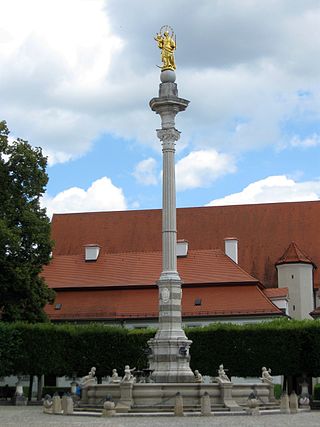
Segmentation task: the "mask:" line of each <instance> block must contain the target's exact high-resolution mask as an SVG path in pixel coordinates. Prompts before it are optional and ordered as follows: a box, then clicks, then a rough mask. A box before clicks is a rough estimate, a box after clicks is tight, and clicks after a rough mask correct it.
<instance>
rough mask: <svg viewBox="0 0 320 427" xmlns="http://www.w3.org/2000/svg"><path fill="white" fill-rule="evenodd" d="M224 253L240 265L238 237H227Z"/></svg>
mask: <svg viewBox="0 0 320 427" xmlns="http://www.w3.org/2000/svg"><path fill="white" fill-rule="evenodd" d="M224 252H225V254H226V255H228V257H229V258H231V259H232V261H234V262H235V263H236V264H238V239H237V238H236V237H226V238H225V239H224Z"/></svg>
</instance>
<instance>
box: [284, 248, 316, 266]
mask: <svg viewBox="0 0 320 427" xmlns="http://www.w3.org/2000/svg"><path fill="white" fill-rule="evenodd" d="M292 263H303V264H312V265H313V267H314V268H317V266H316V265H315V264H314V262H313V261H312V260H311V259H310V258H309V257H308V256H307V255H306V254H305V253H303V252H302V250H301V249H300V248H299V246H298V245H297V244H296V243H295V242H291V243H290V245H289V246H288V248H287V249H286V250H285V252H284V254H283V255H282V256H281V257H280V258H279V259H278V261H277V262H276V265H280V264H292Z"/></svg>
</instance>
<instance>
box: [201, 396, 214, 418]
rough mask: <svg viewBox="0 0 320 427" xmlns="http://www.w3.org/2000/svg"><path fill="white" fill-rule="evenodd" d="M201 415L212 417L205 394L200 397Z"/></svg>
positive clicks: (208, 399) (208, 397)
mask: <svg viewBox="0 0 320 427" xmlns="http://www.w3.org/2000/svg"><path fill="white" fill-rule="evenodd" d="M201 415H203V416H208V415H212V412H211V402H210V396H209V394H208V393H207V392H205V393H204V395H203V396H202V397H201Z"/></svg>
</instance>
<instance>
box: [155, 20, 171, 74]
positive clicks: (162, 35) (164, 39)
mask: <svg viewBox="0 0 320 427" xmlns="http://www.w3.org/2000/svg"><path fill="white" fill-rule="evenodd" d="M169 30H170V32H171V34H170V32H169ZM154 39H155V41H156V42H157V43H158V47H159V48H160V49H161V60H162V67H161V69H162V70H173V71H174V70H175V69H176V64H175V62H174V51H175V49H176V39H175V36H174V32H173V30H172V28H171V27H169V26H168V25H164V26H163V27H161V29H160V32H159V33H158V34H157V35H156V37H155V38H154Z"/></svg>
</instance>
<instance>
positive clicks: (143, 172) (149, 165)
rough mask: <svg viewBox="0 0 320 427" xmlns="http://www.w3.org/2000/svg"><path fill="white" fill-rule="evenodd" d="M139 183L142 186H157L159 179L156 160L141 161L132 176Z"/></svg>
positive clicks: (150, 158)
mask: <svg viewBox="0 0 320 427" xmlns="http://www.w3.org/2000/svg"><path fill="white" fill-rule="evenodd" d="M132 175H133V176H134V177H135V179H136V180H137V181H138V183H140V184H142V185H157V184H158V182H159V179H158V177H157V162H156V160H155V159H154V158H152V157H149V158H148V159H145V160H141V162H139V163H138V164H137V165H136V167H135V169H134V171H133V174H132Z"/></svg>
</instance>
